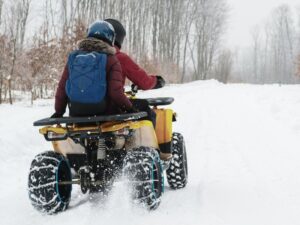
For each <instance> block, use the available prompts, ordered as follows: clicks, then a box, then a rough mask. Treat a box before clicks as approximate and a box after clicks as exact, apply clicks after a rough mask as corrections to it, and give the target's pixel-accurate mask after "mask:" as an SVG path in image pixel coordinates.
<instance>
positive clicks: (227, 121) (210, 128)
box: [0, 81, 300, 225]
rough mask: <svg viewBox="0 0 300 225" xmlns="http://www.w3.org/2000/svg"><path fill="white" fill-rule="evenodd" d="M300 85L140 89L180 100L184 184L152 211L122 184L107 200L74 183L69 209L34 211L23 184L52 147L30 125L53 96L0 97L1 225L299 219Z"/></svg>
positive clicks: (189, 224)
mask: <svg viewBox="0 0 300 225" xmlns="http://www.w3.org/2000/svg"><path fill="white" fill-rule="evenodd" d="M299 93H300V86H299V85H286V86H285V85H282V86H279V85H264V86H262V85H246V84H230V85H223V84H220V83H218V82H216V81H202V82H193V83H189V84H184V85H171V86H168V87H166V88H164V89H160V90H153V91H147V92H143V93H140V94H139V96H141V97H158V96H165V97H167V96H172V97H174V98H175V102H174V103H173V104H172V108H173V109H174V110H175V111H177V113H178V122H176V123H175V127H174V130H175V131H177V132H181V133H182V134H183V135H184V137H185V140H186V145H187V152H188V163H189V183H188V185H187V187H186V188H185V189H182V190H177V191H172V190H170V189H169V188H168V186H167V187H166V192H165V194H164V195H163V197H162V202H161V205H160V207H159V208H158V209H157V210H156V211H153V212H148V211H145V210H144V209H143V208H140V207H138V206H135V205H133V204H132V203H131V202H130V200H129V196H128V195H127V194H126V193H127V190H126V186H125V185H124V183H123V182H117V183H116V184H115V188H114V190H113V191H112V193H111V195H110V196H109V197H108V198H107V199H103V198H102V197H100V196H99V197H94V198H92V199H91V198H90V197H89V196H88V195H83V194H81V193H80V191H79V189H78V188H76V187H74V189H73V192H72V200H71V204H70V208H69V209H68V210H67V211H66V212H63V213H61V214H58V215H55V216H48V215H43V214H40V213H39V212H37V211H36V210H34V208H33V207H32V206H31V204H30V202H29V198H28V193H27V190H26V189H27V179H28V177H27V176H28V173H29V167H30V163H31V160H32V159H33V157H34V156H35V155H37V154H38V153H40V152H42V151H45V150H49V149H51V144H50V143H48V142H46V141H45V140H44V138H43V136H42V135H40V134H39V133H38V128H37V127H33V126H32V123H33V121H35V120H38V119H41V118H44V117H48V116H49V115H51V114H52V113H53V100H43V101H36V102H35V103H34V106H32V107H31V106H30V103H29V102H26V101H25V102H20V103H17V104H15V105H13V106H10V105H0V118H1V119H0V152H1V163H0V177H1V185H0V224H5V225H10V224H14V225H21V224H22V225H27V224H28V225H32V224H43V225H47V224H66V225H68V224H70V225H71V224H72V225H73V224H76V225H81V224H82V225H86V224H124V225H126V224H128V225H139V224H143V225H148V224H157V225H159V224H172V225H177V224H178V225H183V224H184V225H198V224H199V225H200V224H201V225H206V224H207V225H208V224H213V225H219V224H223V225H247V224H249V225H266V224H272V225H277V224H278V225H282V224H288V225H296V224H300V213H299V208H300V176H299V173H300V142H299V135H300V95H299ZM166 185H167V184H166Z"/></svg>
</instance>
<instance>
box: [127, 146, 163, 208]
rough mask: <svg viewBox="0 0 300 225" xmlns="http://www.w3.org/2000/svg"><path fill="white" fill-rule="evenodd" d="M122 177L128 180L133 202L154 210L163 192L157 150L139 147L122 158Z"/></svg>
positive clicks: (161, 173)
mask: <svg viewBox="0 0 300 225" xmlns="http://www.w3.org/2000/svg"><path fill="white" fill-rule="evenodd" d="M123 175H124V176H125V177H126V178H127V179H128V181H129V185H130V187H131V190H132V197H133V200H135V201H137V202H138V203H142V204H143V205H144V206H145V207H146V208H147V209H150V210H152V209H156V208H157V207H158V206H159V204H160V199H161V195H162V193H163V191H164V179H163V170H162V166H161V163H160V158H159V154H158V152H157V150H156V149H155V148H150V147H139V148H136V149H133V150H132V151H129V152H128V153H127V155H126V157H125V158H124V167H123Z"/></svg>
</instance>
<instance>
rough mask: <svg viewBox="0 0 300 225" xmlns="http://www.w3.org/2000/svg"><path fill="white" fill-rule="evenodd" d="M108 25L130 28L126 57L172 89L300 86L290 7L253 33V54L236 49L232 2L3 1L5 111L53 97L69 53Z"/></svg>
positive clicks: (298, 26) (0, 36) (299, 44)
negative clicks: (231, 38) (21, 101)
mask: <svg viewBox="0 0 300 225" xmlns="http://www.w3.org/2000/svg"><path fill="white" fill-rule="evenodd" d="M105 18H115V19H118V20H120V21H121V22H122V23H123V24H124V26H125V27H126V30H127V36H126V39H125V43H124V46H123V49H122V50H123V51H125V52H127V53H128V54H129V55H130V56H131V57H132V58H133V59H134V60H136V61H137V62H138V63H139V64H140V65H141V66H142V67H143V68H144V69H145V70H146V71H147V72H149V73H151V74H160V75H162V76H164V77H165V78H166V80H167V81H168V83H185V82H190V81H194V80H206V79H216V80H218V81H220V82H223V83H228V82H230V83H237V82H238V83H255V84H267V83H279V84H296V83H299V81H300V79H299V76H300V22H299V21H300V19H299V18H300V10H298V11H297V9H294V8H291V7H290V6H288V5H281V6H279V7H277V8H275V9H274V10H273V12H272V13H271V14H270V15H269V19H268V22H267V23H265V24H259V25H257V26H255V27H253V29H252V30H251V34H250V35H251V40H252V41H251V43H249V47H247V48H243V49H232V48H230V47H228V46H226V44H225V43H226V41H225V37H226V33H227V32H230V30H229V29H228V27H229V26H228V23H229V19H230V6H229V4H228V2H227V1H226V0H47V1H37V0H15V1H8V0H0V104H1V103H3V102H9V103H10V104H13V102H14V101H15V100H16V99H15V94H14V93H15V92H20V93H30V96H31V97H30V98H31V101H32V102H33V101H34V100H35V99H37V98H45V97H47V96H53V93H54V91H55V89H56V86H57V83H58V81H59V79H60V76H61V73H62V71H63V68H64V65H65V63H66V59H67V56H68V54H69V52H70V51H72V50H74V49H76V47H77V43H78V41H79V40H81V39H83V38H84V37H85V36H86V30H87V28H88V26H89V24H91V23H92V22H93V21H95V20H98V19H105ZM297 21H298V22H297Z"/></svg>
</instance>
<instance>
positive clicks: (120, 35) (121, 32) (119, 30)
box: [104, 19, 126, 48]
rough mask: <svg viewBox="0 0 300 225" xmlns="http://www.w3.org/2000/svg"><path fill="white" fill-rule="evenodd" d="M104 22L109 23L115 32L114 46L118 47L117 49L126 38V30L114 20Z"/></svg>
mask: <svg viewBox="0 0 300 225" xmlns="http://www.w3.org/2000/svg"><path fill="white" fill-rule="evenodd" d="M104 21H106V22H109V23H110V24H111V25H112V26H113V27H114V29H115V32H116V40H115V45H116V46H118V47H119V48H121V47H122V44H123V41H124V38H125V36H126V30H125V28H124V27H123V25H122V24H121V23H120V22H119V21H118V20H115V19H105V20H104Z"/></svg>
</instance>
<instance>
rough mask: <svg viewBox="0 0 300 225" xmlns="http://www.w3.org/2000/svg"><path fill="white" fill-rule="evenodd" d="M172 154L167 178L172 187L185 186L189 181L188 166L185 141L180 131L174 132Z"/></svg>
mask: <svg viewBox="0 0 300 225" xmlns="http://www.w3.org/2000/svg"><path fill="white" fill-rule="evenodd" d="M172 154H173V158H172V159H171V162H170V165H169V168H168V169H167V180H168V183H169V185H170V187H171V188H172V189H180V188H184V187H185V186H186V184H187V182H188V166H187V155H186V149H185V143H184V139H183V136H182V135H181V134H180V133H173V137H172Z"/></svg>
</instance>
